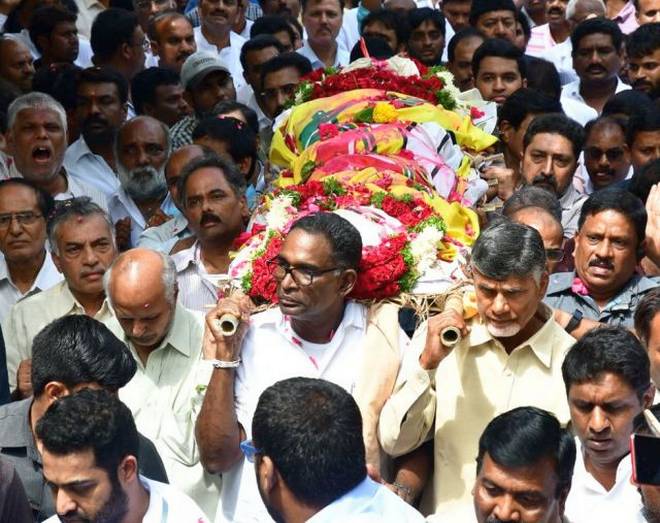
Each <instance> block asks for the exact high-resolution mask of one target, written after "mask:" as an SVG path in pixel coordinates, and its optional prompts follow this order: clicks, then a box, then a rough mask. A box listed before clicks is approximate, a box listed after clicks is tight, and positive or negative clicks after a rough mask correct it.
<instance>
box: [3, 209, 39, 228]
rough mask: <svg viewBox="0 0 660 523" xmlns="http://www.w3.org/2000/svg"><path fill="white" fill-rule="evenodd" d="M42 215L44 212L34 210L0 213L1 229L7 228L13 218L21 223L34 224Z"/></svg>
mask: <svg viewBox="0 0 660 523" xmlns="http://www.w3.org/2000/svg"><path fill="white" fill-rule="evenodd" d="M41 217H43V214H39V213H36V212H32V211H25V212H10V213H7V214H0V229H6V228H7V227H9V226H10V225H11V221H12V220H16V221H17V222H18V224H19V225H32V224H33V223H34V222H36V221H37V220H38V219H39V218H41Z"/></svg>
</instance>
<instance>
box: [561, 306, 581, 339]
mask: <svg viewBox="0 0 660 523" xmlns="http://www.w3.org/2000/svg"><path fill="white" fill-rule="evenodd" d="M582 316H583V314H582V311H580V310H577V309H576V310H575V311H573V315H572V316H571V319H570V320H568V323H567V324H566V327H564V330H565V331H566V332H568V333H569V334H570V333H571V332H573V331H574V330H575V329H577V328H578V325H580V322H581V321H582Z"/></svg>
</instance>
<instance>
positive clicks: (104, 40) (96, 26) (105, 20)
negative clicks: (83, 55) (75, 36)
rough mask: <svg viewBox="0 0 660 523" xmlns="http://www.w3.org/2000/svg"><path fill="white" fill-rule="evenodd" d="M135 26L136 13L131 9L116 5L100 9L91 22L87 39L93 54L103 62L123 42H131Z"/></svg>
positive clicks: (136, 23) (111, 55)
mask: <svg viewBox="0 0 660 523" xmlns="http://www.w3.org/2000/svg"><path fill="white" fill-rule="evenodd" d="M137 26H138V19H137V15H136V14H135V13H133V12H131V11H127V10H126V9H120V8H117V7H111V8H108V9H104V10H103V11H101V12H100V13H99V14H98V15H96V18H95V19H94V22H93V23H92V34H91V36H90V39H89V43H90V44H91V46H92V51H94V56H95V57H96V58H98V59H99V60H101V61H103V62H106V61H108V60H110V59H111V58H112V57H113V55H114V54H115V53H116V52H117V50H118V49H119V48H120V47H121V46H122V45H123V44H132V43H133V36H134V34H135V28H136V27H137Z"/></svg>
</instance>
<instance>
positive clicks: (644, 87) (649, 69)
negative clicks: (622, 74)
mask: <svg viewBox="0 0 660 523" xmlns="http://www.w3.org/2000/svg"><path fill="white" fill-rule="evenodd" d="M628 78H629V79H630V81H631V82H632V87H633V89H637V90H638V91H642V92H644V93H646V94H648V95H649V96H650V97H651V98H654V99H655V98H658V97H660V48H658V49H656V50H655V51H653V53H651V54H647V55H644V56H641V57H638V58H632V57H629V58H628Z"/></svg>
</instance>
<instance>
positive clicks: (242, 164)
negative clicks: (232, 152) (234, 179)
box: [236, 156, 252, 180]
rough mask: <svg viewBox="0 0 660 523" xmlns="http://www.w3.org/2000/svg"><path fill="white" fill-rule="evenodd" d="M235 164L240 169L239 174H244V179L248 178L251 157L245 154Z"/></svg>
mask: <svg viewBox="0 0 660 523" xmlns="http://www.w3.org/2000/svg"><path fill="white" fill-rule="evenodd" d="M236 166H237V167H238V170H239V171H241V174H243V176H245V179H246V180H247V179H249V177H250V169H251V167H252V158H250V157H249V156H246V157H245V158H243V159H242V160H241V161H239V162H238V163H237V164H236Z"/></svg>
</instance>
